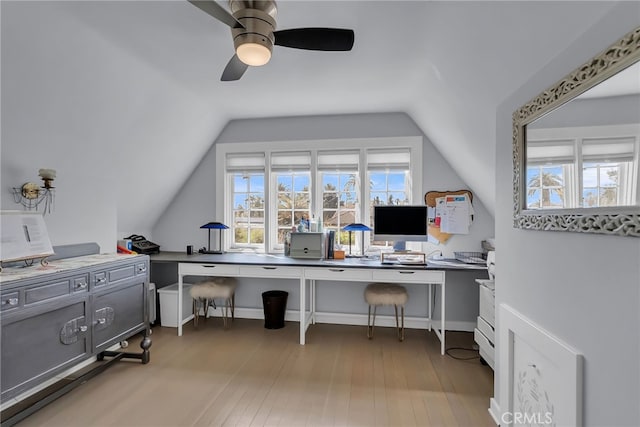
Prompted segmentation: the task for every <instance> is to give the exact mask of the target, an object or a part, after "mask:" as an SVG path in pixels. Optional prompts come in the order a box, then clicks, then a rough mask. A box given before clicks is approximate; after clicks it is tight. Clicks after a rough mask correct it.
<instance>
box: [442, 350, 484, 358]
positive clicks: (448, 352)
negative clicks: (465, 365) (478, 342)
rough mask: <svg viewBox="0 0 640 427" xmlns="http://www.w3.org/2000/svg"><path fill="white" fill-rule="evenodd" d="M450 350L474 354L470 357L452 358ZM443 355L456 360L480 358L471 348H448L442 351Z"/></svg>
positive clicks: (476, 351)
mask: <svg viewBox="0 0 640 427" xmlns="http://www.w3.org/2000/svg"><path fill="white" fill-rule="evenodd" d="M451 350H463V351H472V352H474V353H475V355H474V356H470V357H458V356H454V355H453V354H451V353H450V351H451ZM444 354H446V355H447V356H449V357H451V358H452V359H456V360H473V359H479V358H480V354H479V353H478V350H474V349H473V348H465V347H449V348H448V349H446V350H445V351H444Z"/></svg>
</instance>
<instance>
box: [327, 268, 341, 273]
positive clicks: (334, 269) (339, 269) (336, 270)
mask: <svg viewBox="0 0 640 427" xmlns="http://www.w3.org/2000/svg"><path fill="white" fill-rule="evenodd" d="M329 271H335V272H337V273H340V272H341V271H344V268H330V269H329Z"/></svg>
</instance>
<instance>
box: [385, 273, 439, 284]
mask: <svg viewBox="0 0 640 427" xmlns="http://www.w3.org/2000/svg"><path fill="white" fill-rule="evenodd" d="M373 280H374V281H375V282H401V283H443V282H444V272H442V271H426V270H374V271H373Z"/></svg>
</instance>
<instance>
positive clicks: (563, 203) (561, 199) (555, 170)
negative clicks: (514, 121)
mask: <svg viewBox="0 0 640 427" xmlns="http://www.w3.org/2000/svg"><path fill="white" fill-rule="evenodd" d="M629 132H630V129H627V128H626V127H623V126H620V127H615V128H614V127H606V126H604V127H600V128H597V127H594V128H558V129H532V130H531V131H530V135H528V136H527V138H528V139H527V144H528V145H527V159H526V162H527V166H526V168H527V170H526V173H527V175H526V180H527V181H526V188H527V209H559V208H575V207H609V206H629V205H634V204H636V203H637V200H638V191H639V189H638V144H639V143H638V140H639V138H638V137H637V136H635V137H634V136H626V135H625V136H617V135H616V134H617V133H620V134H626V133H629ZM599 133H601V134H603V135H606V136H603V137H600V136H597V134H599ZM631 133H633V130H632V129H631ZM557 135H562V136H570V138H562V139H554V138H553V136H557ZM594 135H595V136H594ZM612 135H613V136H612ZM596 136H597V137H596ZM545 137H546V138H545ZM577 171H580V172H579V173H578V172H577Z"/></svg>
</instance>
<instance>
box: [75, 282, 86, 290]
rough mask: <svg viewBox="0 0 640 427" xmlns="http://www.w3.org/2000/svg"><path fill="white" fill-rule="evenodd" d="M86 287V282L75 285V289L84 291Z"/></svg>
mask: <svg viewBox="0 0 640 427" xmlns="http://www.w3.org/2000/svg"><path fill="white" fill-rule="evenodd" d="M86 287H87V282H80V283H78V284H77V285H76V289H84V288H86Z"/></svg>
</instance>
